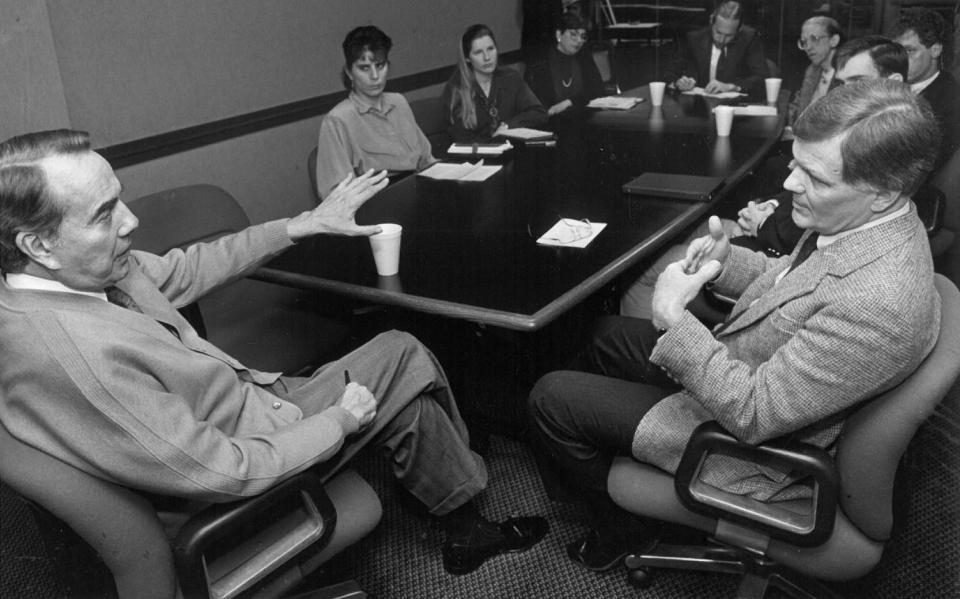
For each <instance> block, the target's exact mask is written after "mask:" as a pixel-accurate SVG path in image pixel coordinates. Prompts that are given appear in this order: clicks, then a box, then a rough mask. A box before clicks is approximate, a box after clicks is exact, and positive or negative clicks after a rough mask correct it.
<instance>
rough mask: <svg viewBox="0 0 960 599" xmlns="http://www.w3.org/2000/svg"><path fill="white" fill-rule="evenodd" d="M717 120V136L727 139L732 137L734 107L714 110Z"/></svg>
mask: <svg viewBox="0 0 960 599" xmlns="http://www.w3.org/2000/svg"><path fill="white" fill-rule="evenodd" d="M713 114H714V115H715V116H716V119H717V135H718V136H720V137H727V136H729V135H730V128H731V127H732V126H733V106H722V105H721V106H717V107H716V108H714V110H713Z"/></svg>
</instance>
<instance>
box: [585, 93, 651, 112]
mask: <svg viewBox="0 0 960 599" xmlns="http://www.w3.org/2000/svg"><path fill="white" fill-rule="evenodd" d="M640 102H643V98H635V97H629V96H603V97H602V98H594V99H592V100H590V102H589V103H588V104H587V107H588V108H599V109H601V110H630V109H631V108H633V107H634V106H636V105H637V104H639V103H640Z"/></svg>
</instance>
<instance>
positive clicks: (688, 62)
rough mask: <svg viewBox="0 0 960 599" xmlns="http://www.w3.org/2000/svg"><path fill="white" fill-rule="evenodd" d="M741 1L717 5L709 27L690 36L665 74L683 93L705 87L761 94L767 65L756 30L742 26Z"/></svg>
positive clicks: (693, 32)
mask: <svg viewBox="0 0 960 599" xmlns="http://www.w3.org/2000/svg"><path fill="white" fill-rule="evenodd" d="M742 19H743V7H742V6H741V4H740V2H735V1H732V0H722V1H720V2H717V3H716V5H715V7H714V10H713V12H712V13H711V14H710V26H709V27H705V28H703V29H698V30H696V31H691V32H690V33H688V34H687V39H686V43H685V44H681V45H680V53H679V54H678V56H677V58H676V60H675V62H674V64H673V65H672V66H671V67H668V70H667V72H666V73H664V80H665V81H667V82H672V83H673V84H674V86H675V87H676V88H677V89H679V90H680V91H689V90H691V89H693V88H694V87H697V86H699V87H702V88H703V90H704V91H705V92H707V93H711V94H713V93H722V92H743V93H745V94H758V93H760V91H761V89H760V88H761V87H762V86H763V80H764V78H765V77H767V75H768V73H767V63H766V59H765V58H764V55H763V46H762V45H761V43H760V39H759V38H758V37H757V30H756V29H754V28H753V27H749V26H747V25H742V24H741V20H742Z"/></svg>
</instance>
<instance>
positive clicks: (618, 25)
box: [607, 21, 660, 29]
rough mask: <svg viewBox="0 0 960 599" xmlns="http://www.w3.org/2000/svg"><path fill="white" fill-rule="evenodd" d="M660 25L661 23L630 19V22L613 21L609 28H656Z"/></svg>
mask: <svg viewBox="0 0 960 599" xmlns="http://www.w3.org/2000/svg"><path fill="white" fill-rule="evenodd" d="M659 26H660V23H654V22H643V21H630V22H629V23H613V24H610V25H607V29H654V28H656V27H659Z"/></svg>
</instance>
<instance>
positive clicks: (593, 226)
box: [537, 218, 607, 248]
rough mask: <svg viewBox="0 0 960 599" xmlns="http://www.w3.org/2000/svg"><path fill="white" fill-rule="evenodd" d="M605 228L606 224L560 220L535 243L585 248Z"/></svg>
mask: <svg viewBox="0 0 960 599" xmlns="http://www.w3.org/2000/svg"><path fill="white" fill-rule="evenodd" d="M606 226H607V223H594V222H588V221H581V220H574V219H570V218H561V219H560V220H558V221H557V223H556V224H555V225H553V226H552V227H550V229H549V230H548V231H547V232H546V233H544V234H543V235H541V236H540V238H539V239H537V243H538V244H540V245H552V246H557V247H565V248H585V247H587V246H588V245H590V242H591V241H593V240H594V239H595V238H596V237H597V235H599V234H600V231H603V229H604V228H605V227H606Z"/></svg>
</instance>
